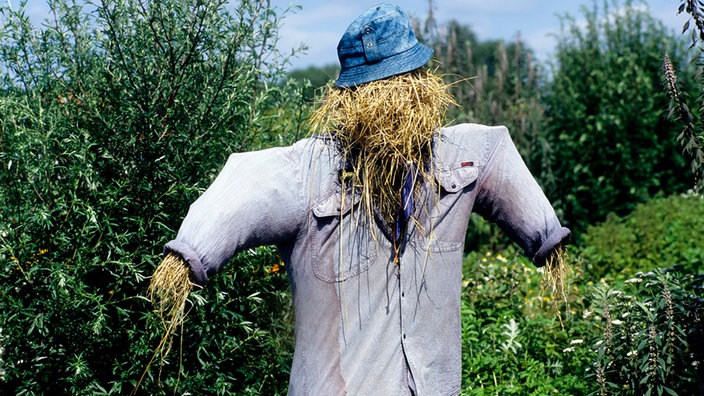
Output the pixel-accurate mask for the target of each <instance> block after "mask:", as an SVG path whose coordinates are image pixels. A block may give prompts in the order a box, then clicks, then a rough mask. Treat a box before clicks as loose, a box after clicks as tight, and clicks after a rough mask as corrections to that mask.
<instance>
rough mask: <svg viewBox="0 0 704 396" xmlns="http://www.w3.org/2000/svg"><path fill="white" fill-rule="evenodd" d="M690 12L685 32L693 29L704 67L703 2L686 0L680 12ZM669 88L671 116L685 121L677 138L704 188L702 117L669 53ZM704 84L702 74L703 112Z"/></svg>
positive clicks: (695, 48) (696, 57)
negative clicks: (703, 88)
mask: <svg viewBox="0 0 704 396" xmlns="http://www.w3.org/2000/svg"><path fill="white" fill-rule="evenodd" d="M683 11H686V12H687V14H689V15H690V16H691V18H690V19H689V20H688V21H687V22H685V24H684V26H683V28H682V33H683V34H684V33H686V32H687V31H688V30H691V45H690V50H691V51H692V52H693V53H694V54H693V59H694V60H695V61H696V62H697V63H698V66H701V58H702V55H703V54H704V53H703V51H704V49H703V48H702V46H701V44H699V45H697V44H698V43H699V40H704V4H702V3H701V2H699V1H693V0H687V1H685V0H682V2H681V4H680V6H679V9H678V12H677V13H678V14H681V13H682V12H683ZM692 20H694V26H693V27H691V29H690V26H691V21H692ZM664 63H665V89H666V92H667V94H668V95H669V97H670V117H672V118H674V119H676V120H677V121H678V122H679V123H681V124H682V127H683V128H682V132H681V133H680V134H679V136H677V141H678V142H679V143H680V145H681V146H682V147H683V149H684V152H685V154H686V155H687V156H688V157H689V159H690V160H691V165H690V167H691V170H692V173H693V174H694V189H695V191H701V189H702V184H703V183H704V133H702V128H701V126H702V122H701V117H698V116H695V115H694V114H693V113H692V111H691V110H690V108H691V106H690V105H689V104H688V103H687V99H688V96H687V90H686V89H684V90H683V88H684V87H683V86H682V84H681V83H680V81H679V80H678V77H677V72H676V70H675V66H674V65H673V64H672V60H671V59H670V57H669V55H667V54H665V62H664ZM702 84H704V79H702V77H701V75H700V76H699V79H698V83H697V86H698V88H699V89H697V90H696V91H695V92H699V93H698V95H697V97H696V99H697V101H698V103H699V107H698V108H697V110H698V113H699V114H701V112H702V110H704V108H703V106H704V96H702V93H701V92H702V90H701V86H702Z"/></svg>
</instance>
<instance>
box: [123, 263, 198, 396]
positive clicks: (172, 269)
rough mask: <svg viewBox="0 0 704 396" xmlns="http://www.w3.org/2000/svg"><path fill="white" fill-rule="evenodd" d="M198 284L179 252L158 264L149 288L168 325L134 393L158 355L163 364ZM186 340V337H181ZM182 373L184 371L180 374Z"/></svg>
mask: <svg viewBox="0 0 704 396" xmlns="http://www.w3.org/2000/svg"><path fill="white" fill-rule="evenodd" d="M194 286H196V285H195V284H194V283H193V282H192V281H191V270H190V268H189V267H188V263H187V262H186V261H185V260H184V259H183V258H181V256H179V255H178V254H176V253H173V252H172V253H168V254H167V255H166V256H165V257H164V259H163V260H162V261H161V263H160V264H159V265H158V266H157V267H156V270H155V271H154V275H152V280H151V282H150V283H149V288H148V289H147V297H148V298H149V300H151V302H152V304H153V305H154V306H155V307H156V311H157V312H158V313H159V316H160V318H161V324H162V326H163V327H164V336H163V337H162V338H161V341H160V342H159V345H158V346H157V347H156V350H155V351H154V355H153V356H152V358H151V359H150V360H149V363H148V364H147V367H146V368H145V369H144V372H143V373H142V376H141V377H140V379H139V381H138V382H137V385H136V386H135V388H134V389H133V390H132V392H131V394H132V395H135V394H137V392H138V391H139V387H140V386H141V384H142V381H143V380H144V377H145V376H146V375H147V371H148V370H149V367H150V366H151V364H152V362H153V361H154V359H155V358H156V356H157V355H159V356H160V357H161V359H160V360H161V363H162V364H163V362H164V361H165V359H166V356H167V355H168V354H169V352H170V351H171V346H172V344H173V342H172V341H173V336H174V334H175V331H176V329H177V328H179V327H180V326H182V325H183V321H184V319H185V318H186V300H187V298H188V295H189V294H191V291H193V288H194ZM181 340H182V341H183V339H181ZM179 376H180V373H179Z"/></svg>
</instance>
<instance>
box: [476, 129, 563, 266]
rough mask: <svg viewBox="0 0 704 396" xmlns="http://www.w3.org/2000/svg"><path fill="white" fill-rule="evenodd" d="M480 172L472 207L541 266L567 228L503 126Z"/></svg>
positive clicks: (558, 245)
mask: <svg viewBox="0 0 704 396" xmlns="http://www.w3.org/2000/svg"><path fill="white" fill-rule="evenodd" d="M498 133H499V136H497V144H496V145H495V146H494V151H493V154H492V155H491V158H490V159H489V162H488V163H487V165H486V168H485V172H484V174H483V175H482V176H481V180H480V190H479V194H478V197H477V201H476V204H475V211H476V212H477V213H479V214H481V215H482V216H483V217H485V218H486V219H488V220H489V221H492V222H494V223H496V224H498V225H499V227H501V229H502V230H503V231H504V232H506V233H507V234H508V235H509V237H510V238H511V239H512V240H513V241H514V242H516V243H518V244H519V245H520V246H521V247H522V248H523V251H524V253H525V255H526V256H527V257H529V258H530V259H531V260H532V261H533V263H534V264H535V265H536V266H543V265H544V264H545V263H546V260H548V259H550V257H551V255H552V253H553V252H555V251H556V250H557V249H558V248H559V247H561V246H562V245H563V244H564V243H566V241H567V239H568V238H569V236H570V230H569V229H567V228H565V227H562V225H561V224H560V221H559V220H558V218H557V216H556V214H555V210H554V209H553V207H552V205H551V204H550V202H549V201H548V199H547V197H546V196H545V194H544V193H543V191H542V189H541V188H540V186H539V185H538V183H537V182H536V181H535V179H534V178H533V176H532V175H531V173H530V171H529V170H528V167H527V166H526V165H525V163H524V162H523V159H522V158H521V156H520V154H519V152H518V150H517V149H516V146H515V145H514V144H513V141H512V140H511V137H510V135H509V133H508V130H507V129H506V128H500V129H499V132H498Z"/></svg>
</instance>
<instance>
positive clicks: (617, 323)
mask: <svg viewBox="0 0 704 396" xmlns="http://www.w3.org/2000/svg"><path fill="white" fill-rule="evenodd" d="M611 323H612V324H615V325H616V326H618V325H620V324H621V323H623V322H621V321H620V320H618V319H614V320H612V321H611Z"/></svg>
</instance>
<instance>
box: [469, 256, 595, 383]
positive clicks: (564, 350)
mask: <svg viewBox="0 0 704 396" xmlns="http://www.w3.org/2000/svg"><path fill="white" fill-rule="evenodd" d="M578 273H579V268H575V274H578ZM578 279H579V277H578V276H574V277H571V278H570V280H571V282H572V283H571V284H570V285H569V286H568V302H567V303H559V302H556V301H554V300H553V296H551V295H549V294H548V293H546V292H544V291H543V289H542V274H541V272H540V271H539V270H536V269H535V267H533V266H532V265H531V264H529V263H528V261H527V260H526V259H525V258H523V257H521V256H520V255H518V254H516V253H515V251H514V250H513V248H512V247H509V248H508V249H507V250H505V251H503V252H500V253H492V252H488V253H486V254H478V253H470V254H469V255H468V256H467V257H466V259H465V262H464V288H465V293H464V294H463V298H462V332H463V345H462V347H463V353H462V357H463V361H462V367H463V377H462V382H463V390H462V394H466V395H485V394H487V395H495V394H501V395H504V394H520V395H546V394H569V395H578V394H586V393H587V392H588V391H590V390H593V389H594V388H593V385H592V384H591V383H589V382H588V381H586V380H585V375H586V371H585V368H586V367H588V364H589V362H590V361H591V359H592V352H591V351H590V350H588V349H583V348H575V346H576V345H580V344H581V343H583V342H585V341H586V339H587V337H591V332H590V331H591V330H592V328H591V327H588V326H589V324H588V323H586V322H584V321H582V320H581V315H582V311H583V302H582V296H583V293H582V290H583V289H582V287H580V284H579V281H578ZM556 303H558V305H557V307H560V311H559V312H560V314H559V315H558V314H557V312H556V311H555V310H554V308H555V307H556V305H555V304H556ZM561 318H562V319H561ZM561 322H562V323H563V324H564V327H563V326H561ZM585 326H586V327H585Z"/></svg>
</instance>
